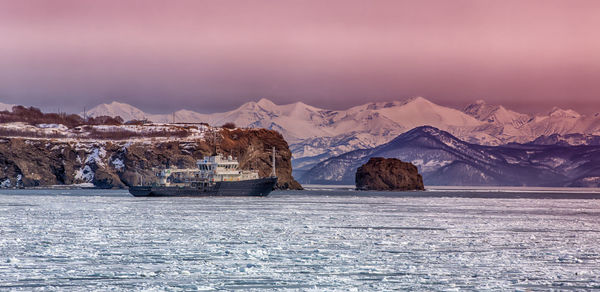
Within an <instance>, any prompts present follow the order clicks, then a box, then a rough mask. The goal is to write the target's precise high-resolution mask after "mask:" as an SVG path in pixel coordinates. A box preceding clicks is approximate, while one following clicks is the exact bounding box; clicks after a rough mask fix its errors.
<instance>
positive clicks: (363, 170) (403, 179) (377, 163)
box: [356, 157, 425, 191]
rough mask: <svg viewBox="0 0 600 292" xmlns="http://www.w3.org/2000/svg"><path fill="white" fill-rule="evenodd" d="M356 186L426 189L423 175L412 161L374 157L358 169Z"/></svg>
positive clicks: (393, 189) (381, 188)
mask: <svg viewBox="0 0 600 292" xmlns="http://www.w3.org/2000/svg"><path fill="white" fill-rule="evenodd" d="M356 188H357V189H359V190H377V191H410V190H424V189H425V188H424V186H423V177H421V175H420V174H419V172H418V170H417V167H416V166H415V165H413V164H412V163H407V162H402V161H401V160H399V159H395V158H387V159H386V158H382V157H373V158H371V159H369V161H368V162H367V163H366V164H364V165H362V166H361V167H359V168H358V169H357V170H356Z"/></svg>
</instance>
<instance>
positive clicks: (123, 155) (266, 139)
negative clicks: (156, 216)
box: [0, 129, 302, 189]
mask: <svg viewBox="0 0 600 292" xmlns="http://www.w3.org/2000/svg"><path fill="white" fill-rule="evenodd" d="M217 136H220V137H222V138H221V139H220V140H221V141H220V143H219V145H220V149H221V151H220V152H222V153H223V154H225V155H232V156H235V157H238V158H239V161H240V168H241V169H258V170H259V175H260V176H261V177H264V176H268V175H269V174H270V173H271V159H270V155H271V151H270V150H271V148H272V147H273V146H275V147H276V149H277V151H278V152H277V154H278V155H277V159H276V166H277V175H278V177H279V181H278V184H277V188H278V189H301V188H302V187H301V186H300V184H299V183H298V182H296V181H295V180H294V179H293V177H292V176H291V173H292V167H291V162H290V161H291V153H290V151H289V149H288V145H287V143H286V142H285V140H284V139H283V137H282V136H281V135H280V134H279V133H277V132H275V131H270V130H263V129H258V130H255V129H236V130H221V131H220V132H219V134H218V135H217ZM213 149H214V144H212V143H211V142H210V141H208V142H207V141H206V140H205V139H193V140H190V139H176V138H173V139H168V140H167V139H162V140H161V139H138V140H130V141H94V140H78V139H70V140H69V139H63V140H61V139H30V138H2V139H0V184H1V186H3V187H14V186H16V185H22V186H24V187H32V186H50V185H70V184H78V183H93V184H94V186H96V187H100V188H125V187H128V186H131V185H135V184H138V183H140V182H142V181H143V182H144V183H145V184H148V183H151V182H156V181H157V177H156V175H155V173H156V172H158V171H159V170H160V169H163V168H165V167H167V166H176V167H178V168H193V167H195V164H196V160H198V159H200V158H202V157H204V156H205V155H211V153H212V152H213Z"/></svg>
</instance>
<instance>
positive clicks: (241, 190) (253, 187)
mask: <svg viewBox="0 0 600 292" xmlns="http://www.w3.org/2000/svg"><path fill="white" fill-rule="evenodd" d="M276 183H277V178H276V177H268V178H259V179H253V180H244V181H223V182H216V183H215V184H214V185H212V186H207V187H161V186H133V187H130V188H129V193H131V194H132V195H133V196H135V197H208V196H257V197H263V196H267V195H269V193H271V191H272V190H273V187H275V184H276Z"/></svg>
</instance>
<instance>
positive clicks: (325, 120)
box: [87, 97, 600, 175]
mask: <svg viewBox="0 0 600 292" xmlns="http://www.w3.org/2000/svg"><path fill="white" fill-rule="evenodd" d="M87 114H88V115H90V116H101V115H108V116H121V117H122V118H123V119H124V120H132V119H148V120H151V121H154V122H173V121H175V122H206V123H209V124H211V125H217V126H218V125H222V124H225V123H227V122H233V123H235V124H236V125H237V126H240V127H254V128H258V127H260V128H267V129H273V130H277V131H279V132H280V133H282V135H283V136H284V138H285V139H286V140H287V141H288V143H289V144H290V150H291V151H292V153H293V157H294V160H293V165H294V171H295V172H296V175H300V174H301V173H302V172H304V171H307V170H309V169H310V168H312V167H313V166H315V165H316V164H317V163H319V162H321V161H324V160H326V159H328V158H331V157H334V156H338V155H341V154H343V153H346V152H349V151H353V150H357V149H369V148H373V147H376V146H378V145H382V144H385V143H387V142H389V141H391V140H392V139H394V138H396V137H397V136H398V135H400V134H402V133H405V132H407V131H409V130H411V129H413V128H416V127H420V126H432V127H435V128H437V129H440V130H443V131H447V132H448V133H450V134H452V135H453V136H456V137H457V138H458V139H460V140H463V141H465V142H468V143H472V144H479V145H487V146H498V145H505V144H508V143H528V142H531V141H534V140H536V139H538V140H537V141H538V144H541V143H546V144H548V143H551V141H557V143H558V142H560V143H563V144H564V143H567V144H577V145H579V144H589V143H592V142H593V141H596V140H595V139H596V138H594V137H597V136H598V135H600V114H598V113H596V114H593V115H590V116H586V115H581V114H579V113H577V112H575V111H573V110H569V109H567V110H564V109H560V108H553V109H552V110H551V111H550V112H548V113H541V114H536V115H529V114H524V113H519V112H516V111H513V110H510V109H507V108H505V107H504V106H502V105H490V104H487V103H485V102H484V101H481V100H480V101H476V102H474V103H473V104H470V105H468V106H466V107H465V108H464V109H463V110H458V109H455V108H451V107H446V106H442V105H438V104H435V103H433V102H431V101H429V100H427V99H425V98H423V97H414V98H410V99H407V100H404V101H392V102H371V103H366V104H363V105H359V106H355V107H351V108H349V109H346V110H328V109H323V108H318V107H314V106H310V105H307V104H304V103H302V102H296V103H292V104H286V105H277V104H275V103H273V102H272V101H270V100H268V99H264V98H263V99H260V100H259V101H258V102H254V101H252V102H247V103H245V104H243V105H241V106H240V107H238V108H237V109H234V110H231V111H228V112H222V113H212V114H205V113H197V112H194V111H190V110H179V111H176V112H174V113H167V114H149V113H145V112H143V111H142V110H140V109H138V108H136V107H133V106H131V105H129V104H124V103H119V102H112V103H109V104H101V105H98V106H96V107H94V108H93V109H91V110H90V111H89V112H87ZM573 135H575V136H577V135H578V136H577V137H574V136H573ZM548 137H553V138H548ZM543 141H545V142H543Z"/></svg>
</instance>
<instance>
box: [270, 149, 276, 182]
mask: <svg viewBox="0 0 600 292" xmlns="http://www.w3.org/2000/svg"><path fill="white" fill-rule="evenodd" d="M271 165H273V172H272V173H271V177H276V176H277V172H276V171H275V146H273V162H272V164H271Z"/></svg>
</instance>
